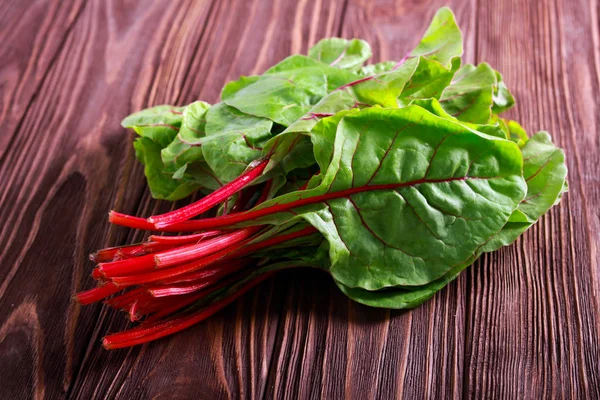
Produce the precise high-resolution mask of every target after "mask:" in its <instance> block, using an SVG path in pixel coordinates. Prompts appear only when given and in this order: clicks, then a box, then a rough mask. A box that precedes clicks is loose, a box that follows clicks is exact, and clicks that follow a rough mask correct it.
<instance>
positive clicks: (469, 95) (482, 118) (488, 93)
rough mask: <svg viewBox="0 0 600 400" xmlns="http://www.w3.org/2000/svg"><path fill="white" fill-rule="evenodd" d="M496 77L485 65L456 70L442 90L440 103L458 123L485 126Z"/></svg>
mask: <svg viewBox="0 0 600 400" xmlns="http://www.w3.org/2000/svg"><path fill="white" fill-rule="evenodd" d="M495 85H496V75H495V73H494V70H493V69H492V67H490V66H489V65H488V64H487V63H481V64H479V65H478V66H477V67H475V66H474V65H471V64H467V65H465V66H464V67H462V68H461V69H459V70H458V72H457V73H456V76H455V77H454V79H453V81H452V83H451V84H450V85H449V86H447V87H446V88H445V89H444V93H443V95H442V97H441V98H440V103H441V104H442V106H443V107H444V109H445V110H446V112H448V114H450V115H452V116H453V117H456V118H457V119H459V120H460V121H465V122H471V123H474V124H485V123H487V122H488V121H489V119H490V117H491V115H492V104H493V101H492V95H493V90H494V87H495Z"/></svg>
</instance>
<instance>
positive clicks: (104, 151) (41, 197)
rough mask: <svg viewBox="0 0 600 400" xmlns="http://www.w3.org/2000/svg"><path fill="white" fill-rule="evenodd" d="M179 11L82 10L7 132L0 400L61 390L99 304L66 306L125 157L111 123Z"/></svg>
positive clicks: (81, 283) (141, 7) (181, 7)
mask: <svg viewBox="0 0 600 400" xmlns="http://www.w3.org/2000/svg"><path fill="white" fill-rule="evenodd" d="M197 4H198V5H199V6H202V3H197ZM25 5H26V4H25ZM187 6H189V4H184V3H181V4H175V3H172V2H169V1H163V2H153V3H152V5H148V4H142V3H137V4H127V5H126V4H124V3H122V2H116V1H115V2H112V3H109V2H88V3H86V7H85V9H84V10H83V12H82V13H81V15H80V17H79V18H78V20H77V21H76V22H75V26H74V27H73V29H72V30H71V32H70V33H69V34H68V36H67V38H66V39H65V42H64V46H63V47H62V49H61V50H60V52H59V54H58V56H57V57H56V60H55V62H54V63H52V65H51V66H50V69H49V70H48V71H47V73H46V78H45V79H43V82H42V84H41V87H40V88H39V90H37V91H36V93H35V99H34V100H33V101H32V103H31V105H30V106H29V107H28V109H27V111H26V113H25V115H24V117H23V119H22V122H21V123H20V124H19V126H18V130H17V135H16V136H15V138H16V139H15V140H16V143H15V144H14V145H12V147H11V148H10V149H9V152H8V153H7V155H6V157H5V158H4V160H3V164H2V174H1V176H0V182H1V187H2V190H3V191H2V200H1V202H2V205H3V206H2V207H1V208H0V218H1V220H2V221H3V223H2V226H1V227H0V243H2V247H1V248H0V260H1V264H2V268H1V269H0V276H1V281H2V284H1V285H0V305H1V312H0V321H2V325H1V327H0V354H2V358H3V359H4V360H5V361H6V362H4V363H2V366H0V369H1V372H2V373H1V375H2V377H3V379H2V382H3V385H2V387H1V390H2V396H0V397H2V398H25V397H30V396H32V395H33V396H35V397H40V398H41V397H44V396H47V397H50V398H56V397H59V396H65V395H66V394H67V392H68V391H69V389H70V387H71V384H72V382H73V380H74V376H75V372H76V371H77V369H78V368H79V365H80V364H81V360H82V357H83V355H84V352H85V349H86V348H87V347H88V344H89V340H90V337H91V334H92V331H93V329H94V324H95V323H96V319H97V318H98V312H99V307H96V308H88V309H86V310H85V311H84V312H81V311H82V310H81V309H80V307H78V306H76V305H75V304H74V303H73V302H72V301H71V298H70V297H71V294H72V293H73V292H74V291H75V290H77V289H82V288H84V287H90V286H91V281H90V279H89V278H88V274H89V268H90V265H89V263H88V262H87V260H86V259H87V254H88V253H89V252H90V251H91V250H92V249H93V248H97V247H99V246H101V245H102V244H103V242H104V236H105V235H106V231H107V226H108V224H107V223H106V210H107V209H109V207H110V205H111V203H112V201H113V198H114V197H115V195H116V194H117V192H116V189H117V185H116V184H115V183H116V182H117V181H118V177H119V172H120V170H121V167H122V166H121V160H122V159H123V158H124V157H125V156H126V155H128V154H129V153H130V146H131V144H130V138H129V137H128V135H125V134H124V130H122V129H120V128H119V120H120V119H121V118H122V116H123V114H124V113H127V111H128V110H129V109H130V107H131V106H130V102H132V100H131V99H132V98H133V97H132V94H134V93H135V94H136V95H137V96H139V97H143V94H144V93H147V91H148V80H149V79H150V78H149V77H152V76H153V75H155V74H157V70H158V66H159V65H160V63H161V59H160V56H161V52H162V51H163V43H164V42H165V40H166V39H167V37H168V34H169V32H170V30H171V28H172V27H173V26H178V24H179V23H180V20H181V19H182V16H183V14H185V12H186V11H187V8H188V7H187ZM206 6H207V4H206V3H204V6H202V7H200V8H201V9H202V10H206V9H207V7H206ZM202 10H201V11H199V12H198V13H200V14H202V13H203V12H204V13H205V11H202ZM196 19H197V20H200V21H201V20H202V18H200V17H197V18H196ZM57 23H58V24H60V23H63V21H60V20H58V21H57ZM29 24H31V22H29ZM186 29H188V30H191V29H190V28H189V27H186ZM23 76H24V77H26V76H25V75H23ZM23 79H25V78H23ZM150 80H151V79H150ZM140 87H141V88H142V89H137V88H140ZM155 97H156V96H155ZM135 101H136V100H135V99H134V100H133V102H134V103H135ZM156 101H164V99H160V98H156ZM140 103H141V101H138V103H137V104H136V105H135V106H136V107H139V105H140ZM3 123H4V122H3ZM132 161H133V160H131V159H130V160H129V161H128V162H126V163H125V164H124V168H125V171H126V172H127V170H128V169H129V170H131V165H133V164H132ZM136 171H137V172H138V176H137V181H138V182H139V183H138V184H137V188H138V190H140V189H141V188H143V181H141V180H140V176H139V172H140V170H139V168H137V169H136ZM119 193H121V194H122V193H123V191H122V190H121V191H120V192H119ZM131 200H133V202H137V201H139V196H138V197H136V198H134V199H131ZM131 200H129V201H130V202H131ZM121 203H127V202H123V201H122V202H121ZM89 345H90V346H94V347H97V346H98V343H97V342H95V343H93V344H89ZM4 383H6V384H4Z"/></svg>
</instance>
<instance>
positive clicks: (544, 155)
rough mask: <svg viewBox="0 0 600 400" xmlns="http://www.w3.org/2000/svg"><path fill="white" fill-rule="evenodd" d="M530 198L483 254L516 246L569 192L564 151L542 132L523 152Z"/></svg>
mask: <svg viewBox="0 0 600 400" xmlns="http://www.w3.org/2000/svg"><path fill="white" fill-rule="evenodd" d="M521 151H522V153H523V175H524V178H525V182H526V183H527V195H526V197H525V199H523V201H521V202H520V204H519V207H518V208H517V209H516V210H515V211H514V212H513V215H511V217H510V219H509V221H508V223H507V224H506V225H505V226H504V227H503V228H502V230H501V231H500V232H499V233H498V234H497V235H495V236H494V238H493V239H492V240H491V241H489V242H488V243H487V244H486V245H485V246H484V247H483V248H482V250H483V251H485V252H490V251H494V250H497V249H499V248H500V247H502V246H508V245H509V244H511V243H513V242H514V241H515V240H516V239H517V238H518V237H519V236H520V235H521V234H522V233H523V232H525V231H526V230H527V229H529V228H530V227H531V226H532V225H533V224H535V223H536V222H537V221H538V219H539V218H540V217H541V216H542V215H544V214H545V213H547V212H548V210H550V208H552V206H554V205H556V204H558V202H559V201H560V199H561V197H562V195H563V193H565V192H566V191H567V187H568V186H567V167H566V165H565V154H564V152H563V151H562V149H560V148H558V147H556V146H555V145H554V143H552V138H551V137H550V135H549V134H548V133H547V132H538V133H536V134H535V135H534V136H532V137H531V138H530V139H529V141H528V142H527V143H526V144H525V145H524V146H523V148H522V149H521Z"/></svg>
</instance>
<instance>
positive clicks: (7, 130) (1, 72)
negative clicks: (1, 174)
mask: <svg viewBox="0 0 600 400" xmlns="http://www.w3.org/2000/svg"><path fill="white" fill-rule="evenodd" d="M83 4H84V2H83V1H81V0H72V1H60V0H44V1H33V0H22V1H21V0H17V1H3V2H0V27H2V29H0V43H3V46H1V47H0V87H1V88H2V94H1V96H0V121H2V135H0V160H2V158H3V157H4V155H5V152H6V151H7V149H9V148H10V147H11V146H13V145H15V143H16V142H17V140H14V139H15V133H16V132H17V129H18V125H19V123H20V121H21V120H22V118H23V115H24V114H25V112H26V110H27V108H28V107H29V105H30V103H31V100H32V98H33V96H34V95H35V93H36V92H37V90H38V89H39V88H40V85H41V84H42V82H43V80H44V78H45V77H46V73H47V72H48V68H49V66H50V65H52V63H53V62H54V60H55V59H56V55H57V54H58V52H59V50H60V49H61V48H62V46H63V45H64V39H65V38H66V36H67V33H68V32H69V31H70V29H71V27H72V26H73V23H74V22H75V20H76V19H77V16H78V15H79V13H80V12H81V10H82V9H83ZM7 44H10V45H7Z"/></svg>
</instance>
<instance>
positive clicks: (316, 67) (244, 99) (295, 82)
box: [223, 55, 358, 127]
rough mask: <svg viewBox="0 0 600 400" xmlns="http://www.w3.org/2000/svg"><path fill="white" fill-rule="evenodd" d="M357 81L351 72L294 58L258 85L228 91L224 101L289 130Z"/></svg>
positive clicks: (313, 61) (278, 67) (299, 56)
mask: <svg viewBox="0 0 600 400" xmlns="http://www.w3.org/2000/svg"><path fill="white" fill-rule="evenodd" d="M357 77H358V76H357V75H356V74H354V73H352V72H350V71H346V70H343V69H339V68H335V67H331V66H329V65H327V64H325V63H322V62H320V61H317V60H315V59H312V58H309V57H306V56H302V55H295V56H291V57H288V58H286V59H285V60H283V61H281V62H280V63H279V64H277V65H275V66H273V67H272V68H270V69H268V70H267V71H266V72H265V73H264V74H263V75H262V76H261V77H260V78H259V79H258V80H256V81H255V82H253V83H250V84H248V85H247V86H245V87H243V88H241V89H239V90H237V91H233V90H228V91H227V98H224V99H223V101H224V102H225V103H226V104H227V105H229V106H231V107H234V108H237V109H238V110H240V111H241V112H243V113H246V114H250V115H253V116H256V117H262V118H268V119H270V120H272V121H273V122H276V123H278V124H280V125H283V126H286V127H287V126H289V125H290V124H292V123H293V122H295V121H296V120H297V119H298V118H300V117H302V116H303V115H304V114H306V112H307V111H308V110H310V108H311V107H312V106H313V105H315V104H316V103H317V102H318V101H319V100H320V99H321V98H323V97H324V96H325V95H326V94H327V93H329V92H330V91H332V90H334V89H336V88H338V87H339V86H342V85H344V84H346V83H349V82H352V81H354V80H355V79H357ZM232 92H233V93H232Z"/></svg>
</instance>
